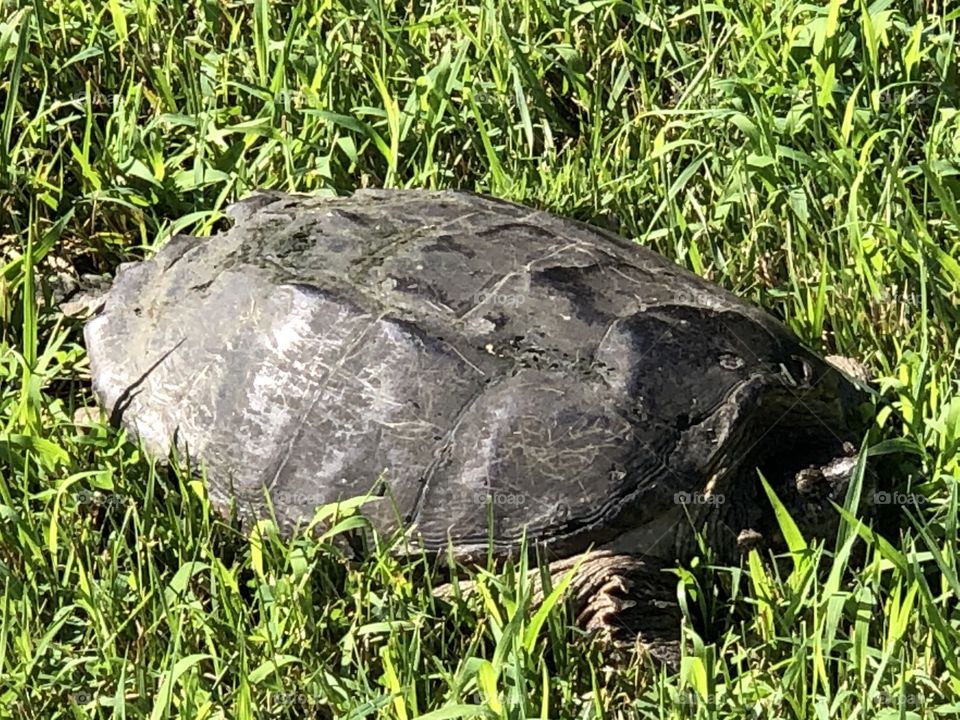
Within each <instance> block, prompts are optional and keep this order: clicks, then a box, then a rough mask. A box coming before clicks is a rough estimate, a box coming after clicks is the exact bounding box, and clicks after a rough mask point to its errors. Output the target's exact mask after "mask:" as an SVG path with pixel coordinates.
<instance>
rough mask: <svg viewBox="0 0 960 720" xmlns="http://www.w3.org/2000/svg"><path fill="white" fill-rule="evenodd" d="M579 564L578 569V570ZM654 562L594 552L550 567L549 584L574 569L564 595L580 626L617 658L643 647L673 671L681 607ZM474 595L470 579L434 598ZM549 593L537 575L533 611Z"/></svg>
mask: <svg viewBox="0 0 960 720" xmlns="http://www.w3.org/2000/svg"><path fill="white" fill-rule="evenodd" d="M578 564H579V567H578ZM665 567H667V566H666V565H665V564H663V563H662V562H660V561H658V560H656V559H655V558H652V557H649V556H643V555H632V554H628V553H620V552H615V551H611V550H594V551H591V552H587V553H583V554H580V555H574V556H572V557H569V558H564V559H562V560H556V561H554V562H552V563H550V564H549V566H548V571H549V575H550V586H551V587H553V588H555V587H557V586H558V585H559V584H560V583H561V582H563V580H564V579H565V578H566V576H567V574H568V573H570V572H571V571H573V572H574V575H573V579H572V580H571V582H570V585H569V587H568V588H567V591H566V593H565V597H566V598H567V599H569V600H570V602H571V603H572V606H573V611H574V618H575V622H576V624H577V625H578V626H579V627H580V628H582V629H583V630H585V631H587V632H588V633H591V634H593V635H595V636H596V637H598V639H599V640H600V641H601V642H602V643H603V644H604V645H606V646H607V647H608V648H610V649H611V650H613V651H615V653H616V654H618V655H619V654H620V653H622V652H623V651H628V650H630V649H633V648H634V647H636V646H637V645H639V646H640V648H641V649H642V650H644V651H645V652H646V653H647V654H648V655H649V656H650V657H651V658H652V659H653V660H655V661H657V662H660V663H663V664H664V665H666V666H667V667H668V668H669V669H671V670H677V669H678V668H679V664H680V621H681V617H682V615H681V612H680V606H679V604H678V603H677V594H676V582H675V581H674V580H672V579H671V576H670V575H669V574H667V573H665V572H663V570H664V568H665ZM474 592H476V583H475V582H474V581H472V580H460V581H458V582H456V583H455V584H452V583H445V584H443V585H440V586H438V587H436V588H434V594H435V595H437V596H438V597H440V598H442V599H444V600H447V601H450V600H452V598H453V597H454V596H455V595H456V594H458V593H459V594H460V595H462V596H469V595H472V594H473V593H474ZM544 597H545V593H544V589H543V586H542V584H541V582H540V576H539V574H536V575H535V579H534V580H533V597H532V603H531V604H532V606H533V608H537V607H539V606H540V605H541V604H542V603H543V600H544Z"/></svg>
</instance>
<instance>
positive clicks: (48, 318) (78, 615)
mask: <svg viewBox="0 0 960 720" xmlns="http://www.w3.org/2000/svg"><path fill="white" fill-rule="evenodd" d="M958 20H960V11H958V10H956V9H953V8H952V7H951V6H950V5H949V4H944V5H941V4H938V3H936V2H933V3H915V2H905V1H900V0H887V1H884V2H876V3H867V2H866V1H865V0H857V1H855V2H849V3H840V2H837V1H831V2H828V3H826V4H823V5H811V4H804V3H800V2H796V1H795V0H776V1H775V2H774V3H773V4H771V3H760V2H757V1H756V0H754V1H752V2H751V1H748V2H743V3H736V4H733V5H730V6H727V5H726V4H724V3H719V4H718V3H694V4H686V5H685V4H678V3H667V4H663V3H654V2H648V1H647V0H637V1H636V2H632V3H627V2H606V1H600V2H586V3H580V4H569V3H561V2H553V1H551V0H544V1H541V2H529V1H525V2H520V3H493V2H489V1H487V0H475V1H474V2H464V1H461V0H437V1H436V2H430V3H423V2H411V3H402V4H396V3H394V4H390V3H382V2H376V1H371V2H346V1H339V0H323V1H322V2H321V1H320V0H303V1H302V2H296V3H290V2H275V3H268V2H266V0H252V1H249V2H241V1H239V0H223V1H221V2H209V1H207V0H191V1H190V2H182V1H180V0H173V1H171V2H163V3H161V2H157V0H109V1H108V2H105V3H99V2H95V3H87V2H81V1H80V0H49V2H45V3H22V2H5V3H4V4H3V12H2V13H0V66H2V73H0V113H2V115H0V586H2V589H3V591H2V614H0V716H3V715H5V716H8V717H18V718H79V717H104V718H107V717H110V718H121V717H122V718H151V719H156V718H163V717H182V718H188V717H189V718H267V717H291V718H292V717H305V716H306V717H311V716H315V717H351V718H359V717H396V718H414V717H429V718H435V719H437V720H439V719H440V718H456V717H505V718H520V717H533V716H536V717H550V718H554V717H564V718H566V717H571V718H572V717H611V718H612V717H638V716H639V717H661V718H693V717H698V718H699V717H704V718H705V717H711V718H712V717H731V718H742V717H749V716H753V717H757V718H767V717H769V718H782V717H795V718H823V717H863V718H874V717H877V718H883V717H889V718H894V717H896V718H921V717H932V716H937V715H939V716H944V717H949V716H951V715H954V714H956V713H958V712H960V700H958V695H960V667H958V659H957V653H956V648H957V647H958V646H960V613H958V605H957V598H958V596H960V585H958V576H960V574H958V561H957V557H958V547H957V504H958V482H957V479H958V476H960V460H958V457H960V454H958V444H960V393H958V390H960V374H958V370H957V358H958V357H960V333H958V328H960V312H958V310H957V308H958V305H960V303H958V299H960V264H958V261H957V258H958V257H960V211H958V207H960V206H958V197H960V180H958V170H960V161H958V158H960V114H958V107H957V98H958V97H960V79H958V67H960V63H958V58H957V49H956V42H955V40H956V37H957V36H958ZM363 186H395V187H408V186H409V187H430V188H439V187H463V188H469V189H473V190H478V191H482V192H489V193H492V194H495V195H498V196H501V197H505V198H509V199H514V200H518V201H523V202H527V203H529V204H532V205H535V206H538V207H542V208H548V209H551V210H554V211H557V212H560V213H562V214H565V215H568V216H572V217H576V218H579V219H584V220H588V221H591V222H594V223H596V224H598V225H601V226H604V227H608V228H611V229H614V230H616V231H618V232H621V233H623V234H624V235H626V236H629V237H632V238H636V239H637V240H638V241H639V242H640V243H642V244H644V245H648V246H651V247H653V248H654V249H656V250H658V251H660V252H662V253H664V254H665V255H667V256H669V257H671V258H673V259H674V260H676V261H677V262H678V263H680V264H682V265H684V266H686V267H688V268H690V269H692V270H694V271H695V272H697V273H699V274H701V275H704V276H706V277H709V278H711V279H713V280H714V281H716V282H718V283H720V284H721V285H723V286H724V287H727V288H729V289H731V290H734V291H736V292H737V293H739V294H740V295H743V296H746V297H749V298H751V299H753V300H755V301H757V302H758V303H760V304H761V305H763V306H764V307H765V308H767V309H768V310H770V311H771V312H773V313H774V314H776V315H777V316H778V317H780V318H782V319H783V320H784V322H786V323H787V324H788V325H789V326H790V327H791V328H792V329H793V330H794V331H796V332H797V333H798V335H800V337H802V338H803V339H804V340H805V341H807V342H808V343H809V344H811V345H812V346H814V347H816V348H818V349H820V350H822V351H824V352H841V353H844V354H847V355H852V356H855V357H859V358H861V359H862V360H863V361H865V362H866V363H867V364H868V365H869V366H870V367H871V368H872V369H873V371H874V372H875V373H876V375H877V376H878V384H879V386H880V392H881V393H882V394H883V395H884V397H885V399H886V405H885V409H884V410H882V411H881V413H880V416H879V417H878V421H877V425H878V427H877V428H876V434H877V435H878V436H880V435H883V436H884V437H886V438H888V440H890V439H892V440H893V441H895V442H896V447H897V448H898V449H899V450H900V451H901V452H904V451H905V452H906V453H908V455H909V457H910V458H911V467H912V474H911V473H909V472H908V471H906V470H905V471H904V472H903V473H902V477H901V480H902V484H901V486H900V487H898V490H899V491H902V493H903V495H902V496H903V497H908V498H911V502H910V503H906V504H903V503H901V504H900V505H897V507H896V512H897V513H898V514H899V515H900V516H902V517H906V518H908V522H907V523H906V527H907V531H906V532H905V533H903V535H902V536H897V537H886V538H885V537H881V536H878V535H874V534H873V533H872V532H871V531H870V530H868V529H866V528H864V527H858V526H857V525H856V524H855V522H854V521H853V520H851V523H850V525H849V526H848V537H849V538H853V537H858V538H859V542H860V545H859V548H860V549H859V550H858V551H857V552H858V553H859V554H860V555H862V557H861V558H860V559H859V561H858V562H856V563H854V562H853V561H852V560H851V558H852V557H854V555H855V553H854V551H853V549H852V548H853V546H852V545H851V544H850V542H852V540H851V541H850V542H844V543H840V544H839V546H838V547H835V548H813V549H810V550H808V551H806V552H801V553H798V554H797V555H795V556H792V557H791V558H789V560H790V563H788V565H787V567H786V568H784V569H781V570H780V571H776V570H774V569H771V568H770V567H768V566H765V565H763V564H761V563H759V562H758V561H757V559H754V560H753V561H751V562H749V563H747V564H745V565H744V567H742V568H718V567H713V566H708V565H706V564H705V565H704V566H701V567H700V568H698V569H695V570H696V572H694V573H693V574H690V573H688V572H686V571H682V572H681V574H680V577H679V578H678V593H679V595H680V598H681V601H682V602H683V603H684V607H685V611H686V614H687V616H688V618H689V620H690V624H689V626H688V627H687V629H686V631H685V633H686V640H687V643H688V653H687V655H686V657H685V658H684V660H683V663H682V666H681V669H680V672H679V673H678V674H673V675H670V674H667V673H663V672H658V671H655V670H653V669H652V668H650V667H649V666H647V665H645V664H644V661H643V660H642V658H638V659H636V660H635V661H633V662H629V663H627V664H626V665H621V666H618V667H617V668H616V669H612V668H611V667H610V665H609V664H608V663H607V662H606V661H607V659H608V658H606V657H605V656H604V655H603V650H602V649H601V648H600V647H599V646H596V645H591V644H590V643H589V642H587V640H586V639H585V638H583V637H582V636H581V635H580V633H579V631H578V630H576V628H574V627H573V626H572V624H571V622H570V618H569V617H567V615H566V613H565V610H564V609H563V608H562V607H560V606H558V607H557V608H556V609H555V610H554V611H553V612H551V613H550V614H549V615H548V616H547V619H546V621H545V623H544V624H543V625H542V626H539V627H536V628H534V629H533V630H531V627H532V626H531V624H530V623H531V616H530V614H529V613H528V612H527V611H528V607H527V603H528V601H529V597H528V595H527V590H526V589H525V588H526V585H525V583H524V582H522V581H521V579H522V578H523V577H524V576H525V572H524V569H523V568H514V569H513V570H514V571H515V572H513V573H512V572H511V571H509V570H508V571H507V572H506V573H495V574H492V575H489V576H487V575H484V576H483V577H484V578H485V579H484V587H486V588H487V591H486V592H484V593H480V594H479V595H477V596H476V597H474V598H471V599H467V600H465V601H463V602H456V603H454V604H453V605H445V604H441V603H440V601H438V600H435V599H434V598H433V595H432V594H431V592H430V588H429V586H428V583H425V582H423V581H422V578H423V571H424V568H423V567H422V563H420V562H416V561H415V562H411V563H401V562H399V561H398V560H396V559H395V558H393V557H392V556H391V555H390V554H389V553H387V552H378V553H374V554H373V555H372V556H371V557H369V558H368V559H366V560H364V561H363V562H362V563H361V564H359V565H357V564H356V563H352V562H350V561H348V560H347V559H346V558H345V557H344V556H343V554H342V553H341V552H340V551H339V550H338V549H337V548H338V546H337V544H336V543H334V542H324V543H315V542H312V541H309V540H308V539H307V538H306V537H305V536H302V535H301V536H297V537H294V538H288V539H282V538H279V537H276V536H275V535H272V534H271V533H270V532H269V531H268V530H266V529H264V530H263V532H260V531H257V532H253V533H248V534H244V535H237V534H235V533H234V532H232V531H231V529H230V528H229V527H228V526H225V525H224V524H223V523H222V522H221V521H220V520H219V519H218V518H216V517H215V516H213V515H212V514H211V511H210V508H209V505H208V504H207V502H206V500H205V496H204V493H203V490H202V483H199V481H197V480H195V479H193V476H192V475H191V474H189V473H183V472H178V471H177V470H176V469H172V470H171V469H167V468H164V467H161V466H157V465H156V464H154V463H153V462H152V461H151V460H150V459H148V458H147V457H145V456H144V455H143V453H142V452H141V450H140V449H139V448H138V447H137V446H136V445H134V444H132V443H129V442H127V441H126V439H125V438H124V436H123V435H122V434H120V433H118V432H116V431H114V430H111V429H108V428H107V427H105V425H104V424H103V423H102V422H100V421H93V422H78V421H77V419H76V418H75V411H76V410H77V409H78V408H81V407H88V406H90V405H92V398H91V396H90V391H89V386H88V378H87V374H88V367H87V364H86V356H85V353H84V350H83V347H82V344H81V334H80V330H79V326H78V324H77V323H75V322H72V321H70V320H68V319H65V318H64V317H63V315H62V314H61V313H59V312H58V310H57V308H56V302H55V301H56V300H57V298H58V297H59V296H60V294H62V292H63V289H64V287H65V286H69V285H70V283H72V282H74V281H75V277H76V276H80V275H84V274H99V273H109V272H111V271H113V269H115V267H116V266H117V264H118V263H120V262H122V261H127V260H135V259H138V258H142V257H145V256H146V255H148V254H149V253H150V252H151V251H152V250H153V248H155V247H157V246H158V245H159V244H161V243H163V242H164V241H165V240H166V239H168V238H169V237H170V236H171V235H172V234H174V233H177V232H190V233H194V234H204V233H209V232H211V231H213V229H214V228H215V227H217V224H218V222H219V221H220V219H221V217H222V209H223V208H224V206H225V204H227V203H228V202H229V201H231V200H233V199H235V198H237V197H239V196H242V195H244V194H245V193H247V192H248V191H250V190H252V189H254V188H260V187H272V188H278V189H286V190H296V191H300V192H321V193H323V192H326V193H340V192H348V191H350V190H352V189H354V188H357V187H363ZM890 447H891V445H890V444H889V443H888V444H887V445H883V446H881V447H879V448H875V452H879V451H882V450H884V449H885V448H887V449H889V448H890ZM819 555H829V556H830V559H829V563H832V565H831V564H828V567H829V568H830V572H828V574H827V575H826V576H825V577H824V576H822V575H818V574H817V573H816V572H815V570H814V568H815V565H816V563H815V562H813V561H814V560H815V559H816V557H817V556H819ZM778 572H779V574H778ZM722 588H726V591H724V592H721V589H722Z"/></svg>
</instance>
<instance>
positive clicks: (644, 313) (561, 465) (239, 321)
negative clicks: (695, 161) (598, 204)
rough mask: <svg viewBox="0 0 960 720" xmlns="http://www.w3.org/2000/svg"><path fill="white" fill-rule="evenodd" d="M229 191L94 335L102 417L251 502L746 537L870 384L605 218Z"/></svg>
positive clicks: (673, 536)
mask: <svg viewBox="0 0 960 720" xmlns="http://www.w3.org/2000/svg"><path fill="white" fill-rule="evenodd" d="M228 214H229V215H230V216H232V218H233V219H234V224H233V226H232V228H231V229H230V230H229V231H226V232H222V233H220V234H217V235H214V236H212V237H209V238H197V237H187V236H177V237H175V238H174V239H172V240H171V241H170V242H169V243H167V244H166V245H165V246H164V247H163V248H162V249H161V250H160V251H159V252H158V253H157V254H156V255H155V256H154V257H153V258H152V259H150V260H148V261H145V262H141V263H134V264H128V265H124V266H121V268H120V270H119V271H118V273H117V276H116V279H115V281H114V283H113V285H112V287H111V288H110V289H109V291H108V292H107V293H106V294H105V295H104V296H103V297H102V298H101V299H100V303H99V309H98V311H97V312H96V314H95V316H94V317H93V318H92V319H90V320H89V322H88V324H87V326H86V328H85V337H86V344H87V349H88V353H89V358H90V365H91V372H92V377H93V384H94V388H95V391H96V393H97V395H98V397H99V399H100V401H101V402H102V404H103V405H104V406H105V408H107V410H108V411H109V412H110V413H111V415H112V418H113V419H114V420H115V421H116V422H119V423H122V424H123V425H125V426H126V427H127V428H128V429H130V430H131V431H133V432H134V433H135V434H136V435H137V436H139V438H140V439H141V440H142V442H143V443H144V444H145V445H146V447H147V448H148V449H149V450H150V451H152V452H153V453H155V454H157V455H159V456H166V455H167V454H168V453H169V452H170V451H171V450H172V449H173V448H174V447H175V448H176V449H177V450H178V451H179V452H180V453H187V454H189V456H190V457H191V458H192V459H193V461H194V463H202V464H203V466H205V468H206V477H207V479H208V488H209V493H210V496H211V498H212V500H213V501H214V502H215V504H216V505H218V506H219V507H221V508H223V509H226V508H228V507H230V506H231V504H232V503H236V505H235V507H236V508H237V509H238V510H239V511H240V512H241V514H242V515H243V516H244V517H263V516H266V515H267V514H268V513H269V512H271V511H270V510H269V507H270V505H272V508H273V510H272V512H274V513H275V516H276V518H277V519H278V521H279V522H280V524H281V525H282V526H283V527H290V526H293V525H296V524H297V523H302V522H305V521H307V520H309V519H310V518H311V517H312V515H313V512H314V510H315V508H316V507H317V506H319V505H324V504H328V503H331V502H335V501H339V500H343V499H346V498H351V497H356V496H361V495H369V496H370V497H371V498H373V499H372V500H371V501H370V502H369V503H367V505H366V506H365V510H364V512H365V513H366V514H367V515H368V516H369V517H370V518H371V519H372V520H373V522H374V525H376V526H377V527H379V528H380V529H381V530H384V531H385V530H389V529H392V528H397V527H400V526H402V527H404V528H407V529H409V530H410V531H411V532H414V533H416V534H417V535H418V537H419V538H420V539H421V540H422V542H423V544H424V545H425V546H426V547H427V548H428V549H433V550H436V549H440V548H444V547H446V546H447V543H448V541H450V542H452V544H453V547H454V549H455V550H456V551H457V552H458V553H460V554H461V555H464V556H467V555H470V554H472V553H476V552H479V551H482V550H485V549H487V548H488V546H489V543H490V541H491V540H492V541H493V543H494V546H495V547H497V548H500V549H503V550H510V549H512V548H515V547H516V546H517V544H518V543H519V542H520V540H521V538H522V537H523V535H524V534H526V536H527V538H528V539H529V540H532V541H536V542H538V543H540V544H542V545H545V546H547V547H548V548H552V549H553V550H554V551H555V552H556V553H558V554H570V553H573V552H577V551H580V550H583V549H586V548H587V547H589V546H597V545H601V544H604V543H607V542H611V541H614V540H616V539H618V538H621V539H622V538H630V539H631V540H630V542H631V543H633V544H634V545H635V546H636V547H637V549H638V550H639V551H643V552H651V553H660V554H674V553H676V552H677V547H678V545H677V542H678V540H677V536H678V535H682V534H683V533H682V532H680V530H679V528H680V527H681V526H682V525H683V522H684V521H683V519H684V517H685V516H686V517H689V516H691V510H692V509H693V510H695V511H696V512H694V513H693V515H696V514H697V512H699V513H700V514H701V516H702V519H704V521H706V520H707V519H710V521H711V522H713V521H716V522H719V523H720V524H722V525H723V526H725V527H728V528H729V529H730V530H731V531H732V532H733V533H736V532H737V531H738V530H739V529H742V528H743V527H748V526H750V525H751V524H752V523H754V522H755V520H756V516H757V514H758V513H760V512H762V510H761V507H762V506H764V505H765V504H766V500H765V499H763V495H762V491H759V492H758V484H757V481H756V476H757V468H758V467H759V468H760V469H761V470H762V471H763V472H764V473H765V474H766V475H767V477H777V478H780V477H789V476H790V474H791V473H793V472H795V471H797V470H798V469H800V468H802V467H805V466H807V465H809V464H811V463H813V462H819V461H825V460H826V459H828V458H830V457H832V456H833V455H834V454H836V453H837V452H838V449H839V448H840V447H841V446H842V444H843V442H844V441H846V440H849V439H853V438H854V437H855V436H854V435H852V434H851V430H850V427H849V424H848V419H849V418H850V416H851V413H852V410H853V408H854V406H855V402H856V397H857V395H856V392H855V389H854V387H853V386H852V385H851V384H850V382H849V381H848V380H847V379H846V378H845V377H844V376H843V375H841V374H840V373H838V372H837V371H836V370H834V369H833V368H831V367H830V366H829V365H828V364H826V363H825V362H824V361H823V360H822V359H821V358H819V357H818V356H817V355H816V354H814V353H812V352H810V351H808V350H807V349H806V348H804V347H803V346H802V345H801V344H800V343H799V341H798V340H797V338H796V337H795V336H794V335H792V334H791V333H790V332H789V331H787V330H786V329H785V328H784V327H783V326H782V325H781V324H780V323H779V322H777V321H776V320H775V319H774V318H772V317H771V316H770V315H768V314H766V313H765V312H763V311H762V310H760V309H758V308H757V307H755V306H753V305H751V304H749V303H747V302H744V301H743V300H741V299H739V298H737V297H736V296H734V295H732V294H731V293H729V292H726V291H724V290H722V289H721V288H719V287H717V286H716V285H713V284H711V283H709V282H707V281H705V280H703V279H701V278H700V277H698V276H696V275H694V274H692V273H690V272H687V271H685V270H684V269H682V268H680V267H679V266H677V265H675V264H674V263H672V262H670V261H668V260H666V259H665V258H663V257H662V256H660V255H658V254H657V253H655V252H653V251H651V250H649V249H646V248H643V247H640V246H638V245H635V244H633V243H630V242H628V241H626V240H624V239H622V238H619V237H617V236H615V235H613V234H611V233H608V232H605V231H602V230H599V229H597V228H594V227H591V226H588V225H584V224H581V223H579V222H575V221H572V220H568V219H563V218H560V217H557V216H555V215H552V214H549V213H546V212H542V211H538V210H534V209H530V208H528V207H523V206H520V205H516V204H512V203H509V202H504V201H500V200H495V199H491V198H487V197H482V196H478V195H474V194H471V193H464V192H451V191H444V192H436V191H418V190H403V191H400V190H397V191H387V190H360V191H357V192H356V193H355V194H354V195H352V196H351V197H305V196H295V195H285V194H281V193H258V194H255V195H253V196H251V197H250V198H248V199H246V200H244V201H241V202H240V203H237V204H235V205H233V206H232V207H231V208H229V210H228ZM267 495H269V498H270V505H268V504H267V500H266V496H267Z"/></svg>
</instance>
